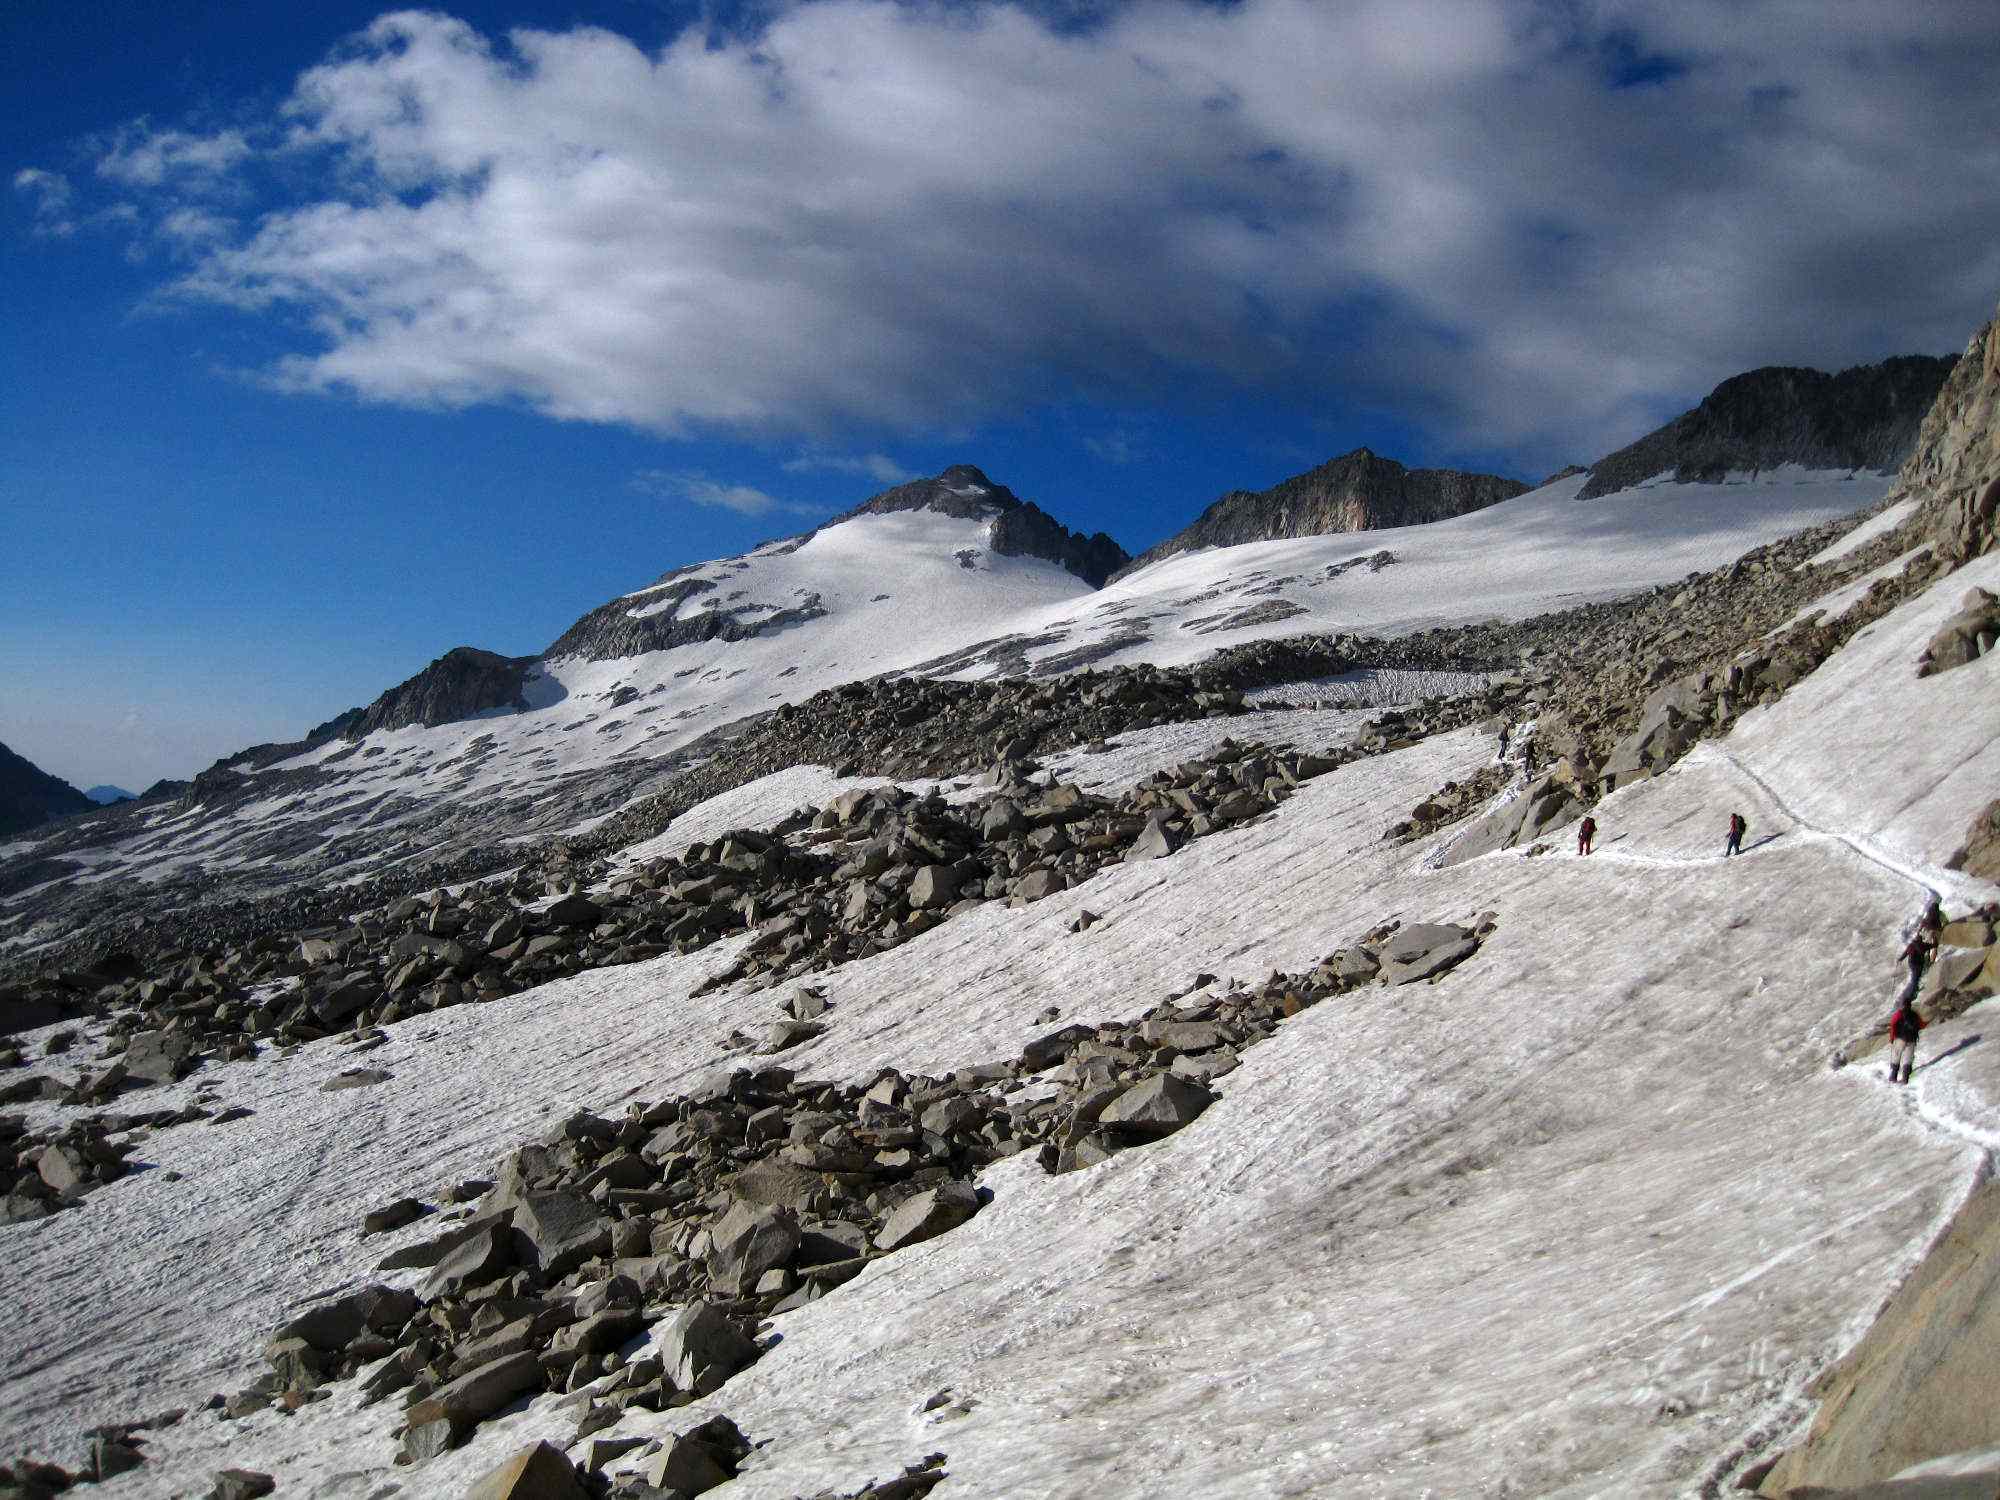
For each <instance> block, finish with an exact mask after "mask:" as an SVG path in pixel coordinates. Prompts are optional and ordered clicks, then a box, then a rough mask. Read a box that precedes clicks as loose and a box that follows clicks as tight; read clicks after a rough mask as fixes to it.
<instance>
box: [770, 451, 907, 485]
mask: <svg viewBox="0 0 2000 1500" xmlns="http://www.w3.org/2000/svg"><path fill="white" fill-rule="evenodd" d="M785 472H786V473H787V474H855V475H858V476H860V477H861V478H863V479H873V480H875V481H876V482H877V483H880V484H907V483H909V482H910V481H911V480H912V479H915V478H916V477H917V475H916V471H915V470H914V469H906V468H904V467H903V466H902V465H901V464H899V463H897V462H896V460H895V459H893V458H891V457H889V455H888V454H886V453H860V454H848V453H801V454H800V455H799V456H798V457H797V458H793V459H788V460H786V462H785Z"/></svg>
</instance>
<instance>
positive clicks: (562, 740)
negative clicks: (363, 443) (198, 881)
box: [7, 470, 1887, 941]
mask: <svg viewBox="0 0 2000 1500" xmlns="http://www.w3.org/2000/svg"><path fill="white" fill-rule="evenodd" d="M1582 484H1583V476H1581V475H1573V476H1571V477H1569V478H1566V479H1563V480H1559V481H1557V482H1555V483H1553V484H1550V485H1546V486H1544V487H1543V488H1541V489H1539V490H1535V491H1532V492H1531V493H1529V494H1526V495H1522V496H1520V497H1518V498H1516V499H1514V500H1510V501H1507V502H1505V503H1502V504H1499V505H1495V506H1492V507H1490V508H1488V509H1485V510H1482V511H1479V512H1477V513H1475V514H1472V515H1468V516H1464V517H1460V518H1457V519H1454V520H1450V521H1444V522H1439V523H1436V524H1432V525H1427V526H1414V527H1404V528H1400V529H1394V530H1385V531H1375V532H1369V533H1366V534H1363V535H1338V536H1325V537H1312V538H1307V539H1303V540H1297V541H1280V542H1260V543H1251V544H1246V545H1243V546H1237V547H1225V548H1215V549H1210V550H1207V551H1202V552H1195V553H1187V554H1181V555H1178V556H1175V557H1172V558H1169V559H1167V560H1166V561H1164V562H1161V563H1158V564H1156V565H1154V566H1152V567H1149V568H1145V569H1143V570H1141V571H1140V572H1138V573H1135V574H1133V575H1131V576H1129V577H1126V578H1124V579H1121V580H1119V581H1118V582H1117V583H1115V584H1113V585H1112V586H1110V587H1108V588H1105V589H1102V590H1092V589H1090V588H1089V587H1088V585H1086V584H1085V583H1084V582H1083V581H1082V580H1080V579H1079V578H1077V577H1076V576H1074V575H1073V574H1071V573H1069V572H1066V571H1064V569H1063V568H1062V567H1060V566H1058V565H1057V564H1055V563H1053V562H1048V561H1044V560H1042V559H1039V558H1033V557H1009V556H1002V555H1000V554H998V553H996V552H994V551H993V550H992V549H991V546H990V545H989V543H990V541H991V530H992V526H993V522H992V521H991V520H990V519H978V518H968V517H964V516H955V515H949V514H944V513H940V512H939V511H936V510H931V509H919V510H906V511H895V512H890V513H886V514H860V515H856V516H854V517H852V518H850V519H848V520H845V521H843V522H841V523H839V524H837V525H832V526H829V527H826V528H823V529H822V530H820V531H818V532H816V533H814V534H813V535H812V536H811V537H810V538H809V539H807V540H806V541H805V542H804V543H803V545H800V544H798V543H797V542H774V543H770V544H768V545H766V546H763V547H760V548H758V549H757V550H755V551H753V552H751V553H749V554H747V555H745V556H743V557H738V558H729V559H725V560H722V561H719V562H713V563H707V564H703V565H701V566H699V567H695V568H688V569H682V570H679V571H677V572H676V573H674V574H672V575H670V576H669V577H668V578H667V579H664V580H662V581H661V582H660V583H658V584H655V585H653V586H651V587H649V588H645V589H641V590H639V591H637V592H636V593H633V594H630V595H627V596H625V597H624V598H623V599H621V600H619V601H616V602H615V604H614V606H607V608H606V610H603V611H598V612H596V616H593V617H592V618H594V619H598V623H599V628H598V630H597V638H599V639H602V638H605V636H606V632H605V630H604V628H603V620H604V619H610V620H611V621H612V622H613V623H614V624H615V622H616V621H618V620H629V621H633V622H646V621H649V620H650V621H652V622H653V624H654V625H655V626H656V627H657V626H658V624H659V622H660V620H661V619H662V618H663V617H667V616H671V621H672V624H673V625H674V627H675V630H674V634H675V635H676V637H677V638H681V643H680V644H676V645H673V646H672V647H670V648H667V649H656V650H647V651H645V652H643V653H642V654H638V655H631V656H615V657H611V658H609V659H603V660H596V659H590V657H589V656H587V655H584V654H570V655H566V656H565V655H556V656H552V657H550V658H547V659H545V660H544V661H543V662H542V663H541V664H540V665H539V666H538V667H536V668H534V669H532V670H531V672H530V675H529V678H528V680H527V681H526V683H525V684H524V685H523V688H522V693H523V696H524V698H525V701H526V702H527V703H528V705H529V707H528V709H527V711H525V712H518V713H517V712H512V711H495V712H492V713H488V714H485V715H482V716H480V717H477V718H474V719H470V720H465V721H461V722H458V723H450V724H443V725H437V726H431V727H426V726H422V725H411V726H408V727H405V728H400V729H394V730H384V731H378V732H376V733H373V734H370V735H368V736H367V737H366V738H364V739H363V740H362V741H361V742H359V743H358V744H357V743H352V742H349V741H346V740H340V739H336V740H331V741H328V742H326V743H325V744H322V745H320V746H318V747H317V748H315V749H313V750H311V751H308V752H306V753H305V754H302V755H299V756H297V757H294V758H293V759H291V760H287V761H281V762H279V763H277V764H275V765H270V766H266V767H263V768H261V769H259V768H258V767H256V766H255V765H253V764H250V763H247V762H246V763H243V764H242V765H240V767H239V769H241V770H243V771H245V772H246V773H247V774H248V776H249V780H248V782H247V783H245V784H244V785H242V786H240V787H237V788H235V789H234V790H233V795H232V796H231V797H230V798H229V799H227V800H226V801H216V800H214V799H208V800H204V798H203V797H202V796H201V795H199V794H198V795H197V796H196V797H195V798H193V799H191V800H189V801H185V802H176V803H168V804H163V805H159V806H155V807H151V808H148V809H146V810H144V812H143V813H138V814H135V815H131V816H132V818H133V820H132V821H129V822H123V823H119V824H117V825H114V826H115V827H116V829H117V833H116V836H115V837H113V838H111V839H109V840H107V841H106V842H105V843H103V844H101V845H98V846H96V847H89V848H82V849H76V848H70V849H66V850H65V851H64V854H63V857H64V858H65V859H67V860H70V861H72V862H73V863H74V864H76V865H77V866H79V867H80V869H79V870H78V871H77V872H76V873H75V874H73V875H72V876H70V877H68V878H71V879H73V880H75V881H76V882H78V883H80V884H83V885H88V884H90V883H91V882H94V881H99V880H103V879H108V878H114V877H115V878H136V879H141V880H155V881H157V880H164V879H167V878H169V877H172V876H176V875H181V874H186V873H188V872H194V871H199V872H205V873H207V874H210V875H213V874H214V873H215V872H218V871H223V872H228V871H234V872H239V873H241V872H248V873H250V874H252V875H257V874H268V875H270V876H272V877H274V878H295V877H296V876H298V875H300V874H317V872H318V871H320V870H322V869H328V868H337V869H342V870H344V871H347V872H352V871H353V870H355V869H357V868H361V867H362V866H363V865H364V864H366V863H371V862H374V861H387V862H395V861H398V860H406V859H416V858H421V857H425V856H427V855H431V854H434V853H437V852H439V851H443V850H447V849H450V848H454V847H462V846H463V845H464V844H465V843H466V842H468V841H472V840H476V839H479V838H481V837H484V838H486V839H488V840H491V839H493V838H496V837H499V836H500V835H499V834H496V833H495V832H494V813H495V811H496V810H499V811H504V813H505V819H504V821H505V824H506V836H508V837H522V836H529V835H546V834H549V833H553V832H558V831H562V830H563V829H565V828H574V827H577V826H580V825H583V824H585V823H586V822H587V821H588V818H589V817H593V816H601V815H602V814H604V813H606V812H609V811H611V810H613V809H615V808H616V807H618V806H620V805H622V804H623V803H625V802H628V801H630V800H631V799H633V798H635V797H637V796H640V795H642V794H644V793H645V792H647V791H649V790H652V789H653V788H654V787H655V786H656V785H657V783H658V781H659V779H660V777H661V776H662V775H664V771H663V770H662V769H658V768H660V767H661V766H662V764H663V763H662V761H661V760H660V758H661V757H664V756H667V755H670V754H672V753H674V752H676V751H679V750H682V749H684V748H685V747H687V746H689V745H690V744H691V743H693V742H694V741H696V740H697V739H698V738H699V737H700V736H702V735H703V734H705V733H707V732H708V731H710V730H713V729H716V728H718V727H719V726H723V725H727V724H730V723H733V722H737V721H740V720H741V719H742V718H743V716H745V715H747V714H754V713H758V712H761V711H764V710H767V709H770V708H773V707H776V706H777V705H779V704H781V703H784V702H788V701H795V700H799V699H803V698H805V697H809V696H810V695H811V694H813V693H815V692H817V691H819V690H820V689H822V688H825V687H828V686H831V685H834V684H837V683H840V682H846V681H852V680H855V679H859V678H866V677H872V676H875V675H877V674H880V673H884V672H895V671H905V670H919V671H924V672H928V673H932V674H935V675H941V676H959V677H969V678H978V677H984V676H990V675H994V674H1001V673H1006V674H1014V673H1020V672H1024V671H1025V672H1034V673H1049V672H1057V671H1063V670H1068V669H1072V668H1075V667H1077V666H1081V665H1086V664H1093V663H1095V664H1119V663H1131V662H1153V663H1156V664H1160V665H1172V664H1180V663H1187V662H1192V661H1196V660H1199V659H1200V658H1202V657H1204V656H1206V655H1208V654H1209V653H1211V652H1213V651H1215V650H1217V649H1218V648H1221V647H1224V646H1229V645H1234V644H1238V643H1241V642H1244V641H1249V640H1256V639H1260V638H1265V637H1282V636H1291V635H1297V634H1301V633H1306V632H1317V631H1357V632H1363V633H1367V634H1373V635H1391V636H1393V635H1398V634H1403V633H1407V632H1410V631H1415V630H1420V629H1424V628H1427V627H1431V626H1437V625H1446V624H1457V623H1464V622H1467V621H1473V620H1483V619H1491V618H1522V617H1525V616H1528V615H1531V614H1535V613H1538V612H1542V611H1545V610H1549V609H1556V608H1562V607H1565V606H1567V605H1572V604H1577V603H1582V602H1586V601H1590V600H1598V599H1604V598H1609V597H1614V596H1616V595H1620V594H1625V593H1630V592H1633V591H1635V590H1639V589H1643V588H1646V587H1650V586H1652V585H1654V584H1659V583H1665V582H1671V581H1674V580H1676V579H1679V578H1680V577H1682V576H1684V575H1685V574H1687V573H1688V572H1690V571H1692V570H1695V569H1698V568H1708V567H1714V566H1717V565H1719V564H1721V563H1725V562H1727V561H1729V560H1731V559H1732V558H1734V557H1737V556H1739V555H1741V554H1742V553H1743V552H1745V551H1747V550H1749V549H1750V548H1752V547H1755V546H1758V545H1760V544H1761V543H1764V542H1767V541H1770V540H1772V539H1774V538H1776V537H1779V536H1782V535H1785V534H1787V533H1789V532H1791V531H1795V530H1797V529H1799V528H1800V527H1803V526H1807V525H1811V524H1813V523H1816V522H1819V521H1824V520H1827V519H1829V518H1832V517H1835V516H1839V515H1844V514H1848V513H1851V512H1853V511H1856V510H1859V509H1861V508H1863V507H1865V506H1868V505H1870V504H1873V503H1874V502H1875V501H1877V500H1879V499H1880V498H1881V496H1882V494H1883V492H1884V490H1885V488H1886V485H1887V481H1886V480H1884V479H1883V478H1881V477H1880V476H1878V475H1853V476H1850V475H1846V474H1831V473H1812V472H1805V471H1796V470H1786V471H1777V472H1773V473H1767V474H1763V475H1758V476H1741V477H1739V478H1738V479H1736V480H1732V481H1731V482H1729V483H1725V484H1715V485H1676V484H1670V483H1667V482H1664V481H1661V482H1656V483H1653V484H1648V485H1646V486H1643V487H1641V488H1638V489H1635V490H1631V491H1627V492H1625V493H1622V494H1619V495H1614V496H1610V497H1607V498H1605V499H1601V500H1595V501H1590V502H1587V503H1580V502H1578V501H1577V499H1576V493H1577V490H1578V489H1579V488H1580V487H1581V485H1582ZM599 617H602V618H599ZM774 622H775V623H774ZM746 632H747V633H746ZM566 787H568V788H575V787H582V788H584V792H583V794H581V796H580V797H577V798H571V799H568V800H565V799H563V798H559V797H557V796H556V795H555V793H556V792H557V790H558V789H561V788H566ZM246 792H247V794H248V795H245V793H246ZM579 804H581V808H580V806H579ZM584 809H587V811H585V810H584ZM362 844H366V845H367V847H368V849H369V851H370V859H369V860H368V861H357V859H356V857H355V856H356V855H357V852H358V850H359V847H360V846H361V845H362ZM36 895H37V890H36V888H35V887H33V886H30V887H27V888H26V889H23V890H21V891H17V892H15V893H14V894H13V895H11V896H10V897H9V898H7V903H8V904H11V905H12V906H13V907H14V908H15V909H17V910H18V909H21V903H23V902H27V901H32V900H34V899H36ZM14 941H18V939H15V940H14Z"/></svg>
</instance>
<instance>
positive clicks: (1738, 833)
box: [1722, 813, 1750, 859]
mask: <svg viewBox="0 0 2000 1500" xmlns="http://www.w3.org/2000/svg"><path fill="white" fill-rule="evenodd" d="M1749 831H1750V825H1749V824H1748V823H1746V822H1744V821H1743V814H1742V813H1731V814H1730V815H1729V847H1728V848H1727V849H1724V850H1723V851H1722V857H1723V858H1724V859H1727V858H1729V856H1730V855H1732V854H1741V853H1742V852H1743V835H1744V834H1746V833H1748V832H1749Z"/></svg>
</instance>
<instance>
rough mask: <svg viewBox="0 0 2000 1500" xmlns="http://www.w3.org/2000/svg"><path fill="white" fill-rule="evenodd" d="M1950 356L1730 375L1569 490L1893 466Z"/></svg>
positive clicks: (1590, 493)
mask: <svg viewBox="0 0 2000 1500" xmlns="http://www.w3.org/2000/svg"><path fill="white" fill-rule="evenodd" d="M1954 362H1955V361H1954V360H1953V359H1952V358H1950V357H1947V358H1941V359H1940V358H1933V357H1931V356H1929V355H1922V354H1911V355H1903V356H1901V357H1898V358H1895V359H1887V360H1884V361H1883V362H1882V363H1881V364H1879V365H1857V366H1855V367H1854V368H1853V369H1849V370H1842V371H1841V372H1840V373H1839V374H1838V375H1829V374H1826V373H1825V372H1824V371H1821V370H1804V369H1794V368H1790V367H1787V366H1782V365H1769V366H1766V367H1765V368H1763V369H1759V370H1750V371H1748V372H1746V373H1745V374H1742V375H1734V376H1731V377H1730V378H1729V379H1728V380H1725V381H1723V382H1722V384H1720V385H1718V386H1717V387H1716V388H1715V389H1714V390H1713V391H1711V392H1709V394H1708V395H1707V396H1706V397H1704V398H1703V400H1702V402H1701V404H1700V405H1699V406H1697V407H1695V408H1694V409H1693V410H1692V411H1687V412H1683V413H1682V414H1681V415H1680V416H1678V417H1676V418H1674V420H1673V421H1671V422H1669V423H1667V425H1666V426H1664V427H1661V428H1659V429H1658V430H1656V431H1654V432H1650V433H1648V434H1647V435H1646V436H1644V437H1642V438H1640V439H1639V441H1638V442H1636V443H1632V444H1630V445H1629V446H1627V447H1624V448H1620V449H1619V450H1618V451H1617V452H1615V453H1611V454H1607V455H1606V456H1605V457H1603V458H1601V459H1599V460H1598V461H1597V463H1596V464H1595V465H1593V466H1592V468H1591V471H1590V480H1589V482H1588V483H1587V484H1586V485H1585V486H1584V487H1583V490H1582V492H1581V493H1580V494H1579V495H1578V496H1577V498H1578V499H1580V500H1594V499H1596V498H1597V497H1598V496H1600V495H1608V494H1611V493H1613V492H1614V491H1617V490H1622V489H1629V488H1630V487H1631V486H1633V485H1636V484H1643V483H1645V482H1646V481H1648V480H1650V479H1653V478H1655V477H1657V476H1658V475H1661V474H1666V473H1671V474H1672V475H1673V477H1674V478H1675V480H1677V481H1679V482H1681V483H1688V482H1691V481H1713V480H1718V479H1720V478H1722V477H1723V476H1724V475H1725V474H1728V473H1732V472H1748V471H1754V470H1760V469H1773V468H1777V467H1779V466H1781V465H1784V464H1799V465H1803V466H1805V467H1807V468H1813V469H1874V470H1877V471H1880V472H1884V473H1887V472H1890V471H1893V470H1894V469H1896V468H1897V467H1898V466H1899V465H1900V464H1901V463H1902V462H1903V460H1904V459H1906V458H1907V457H1909V454H1910V450H1911V448H1912V447H1913V446H1914V445H1915V443H1916V439H1917V427H1918V424H1920V423H1921V422H1922V421H1923V420H1924V417H1925V414H1926V413H1928V412H1929V411H1930V409H1931V406H1932V403H1933V402H1935V401H1936V399H1937V394H1938V390H1939V388H1940V387H1941V386H1942V385H1943V384H1944V381H1945V377H1946V376H1948V375H1949V374H1950V373H1951V370H1952V366H1953V364H1954Z"/></svg>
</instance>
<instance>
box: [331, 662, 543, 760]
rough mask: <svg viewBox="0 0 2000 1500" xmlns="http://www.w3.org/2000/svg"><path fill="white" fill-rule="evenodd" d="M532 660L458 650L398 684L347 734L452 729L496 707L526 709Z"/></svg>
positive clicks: (359, 735) (354, 736)
mask: <svg viewBox="0 0 2000 1500" xmlns="http://www.w3.org/2000/svg"><path fill="white" fill-rule="evenodd" d="M535 660H536V658H534V657H532V656H500V655H497V654H496V653H494V652H492V651H482V650H480V649H479V648H478V647H477V646H454V647H452V649H451V650H449V651H447V652H445V654H444V655H443V656H440V657H439V658H438V659H437V660H436V661H434V662H432V663H431V664H430V665H429V666H427V667H425V668H424V669H423V671H421V672H419V673H417V674H416V676H414V677H412V678H410V679H409V680H408V681H406V682H401V683H398V684H397V685H396V686H395V687H392V688H390V689H389V691H388V692H386V693H384V694H383V695H382V696H381V697H379V698H377V699H376V700H375V701H374V702H373V703H371V704H369V705H368V707H367V708H365V709H363V710H362V711H361V714H360V717H359V718H357V719H354V720H352V721H351V722H350V723H349V724H348V726H347V728H346V730H345V734H346V736H347V738H349V739H356V740H358V739H360V738H362V737H363V736H364V735H367V734H371V733H373V732H374V731H375V730H377V729H403V728H406V727H407V726H409V725H411V724H424V725H436V724H450V723H453V722H455V721H457V720H459V719H469V718H471V717H472V716H473V715H474V714H478V713H485V712H486V711H487V710H489V709H495V708H513V709H521V708H526V707H527V706H528V705H527V703H526V701H525V700H523V698H522V697H521V684H522V682H523V681H524V680H525V679H526V677H527V674H528V668H529V667H530V666H532V665H534V662H535Z"/></svg>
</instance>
